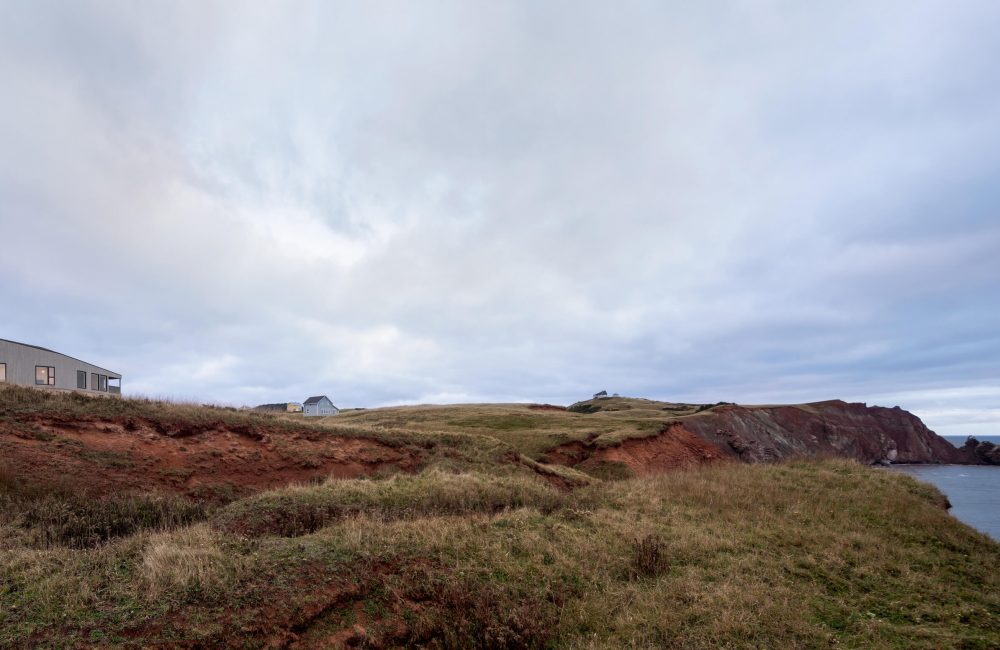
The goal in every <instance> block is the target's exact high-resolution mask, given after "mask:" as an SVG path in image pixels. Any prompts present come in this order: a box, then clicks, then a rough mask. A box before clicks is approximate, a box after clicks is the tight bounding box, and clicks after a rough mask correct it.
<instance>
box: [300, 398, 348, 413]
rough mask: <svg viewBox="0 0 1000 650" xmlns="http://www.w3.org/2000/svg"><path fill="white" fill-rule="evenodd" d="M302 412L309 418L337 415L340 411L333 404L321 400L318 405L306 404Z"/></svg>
mask: <svg viewBox="0 0 1000 650" xmlns="http://www.w3.org/2000/svg"><path fill="white" fill-rule="evenodd" d="M302 411H303V413H304V414H305V415H308V416H321V415H336V414H337V413H340V410H339V409H338V408H337V407H336V406H334V405H333V402H330V401H323V400H321V401H320V402H319V403H318V404H306V405H304V406H303V407H302Z"/></svg>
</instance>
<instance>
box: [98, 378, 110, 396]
mask: <svg viewBox="0 0 1000 650" xmlns="http://www.w3.org/2000/svg"><path fill="white" fill-rule="evenodd" d="M100 379H101V383H100V384H99V386H100V388H99V389H98V390H100V391H101V392H102V393H106V392H108V376H107V375H100Z"/></svg>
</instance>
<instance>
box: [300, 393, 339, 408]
mask: <svg viewBox="0 0 1000 650" xmlns="http://www.w3.org/2000/svg"><path fill="white" fill-rule="evenodd" d="M324 399H325V400H326V401H328V402H330V403H331V404H333V402H332V401H331V400H330V398H329V397H327V396H326V395H316V396H315V397H310V398H309V399H307V400H306V401H304V402H302V405H303V406H305V405H306V404H319V402H320V400H324Z"/></svg>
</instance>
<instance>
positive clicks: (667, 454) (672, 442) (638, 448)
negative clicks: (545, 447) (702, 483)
mask: <svg viewBox="0 0 1000 650" xmlns="http://www.w3.org/2000/svg"><path fill="white" fill-rule="evenodd" d="M727 457H728V456H727V455H726V454H725V453H724V452H723V451H722V450H720V449H719V448H718V447H716V446H715V445H713V444H710V443H708V442H705V441H704V440H702V439H701V438H699V437H698V436H696V435H694V434H693V433H691V432H690V431H688V430H687V429H685V428H684V426H683V425H681V424H668V425H667V426H666V427H664V428H663V430H662V431H660V433H659V434H657V435H655V436H652V437H650V438H631V439H629V440H625V441H624V442H622V443H621V444H620V445H617V446H615V447H596V446H592V445H587V444H584V443H582V442H579V441H577V442H571V443H567V444H565V445H560V446H558V447H556V448H555V449H553V450H551V451H549V452H548V453H547V454H546V455H545V460H546V462H549V463H557V464H560V465H568V466H571V467H572V466H578V465H582V467H581V468H580V469H585V468H586V467H587V466H591V465H596V464H598V463H601V462H610V463H621V464H623V465H626V466H628V468H629V469H631V470H632V471H633V472H635V473H636V475H638V476H648V475H650V474H658V473H662V472H666V471H669V470H673V469H680V468H684V467H691V466H693V465H701V464H704V463H714V462H718V461H721V460H724V459H726V458H727Z"/></svg>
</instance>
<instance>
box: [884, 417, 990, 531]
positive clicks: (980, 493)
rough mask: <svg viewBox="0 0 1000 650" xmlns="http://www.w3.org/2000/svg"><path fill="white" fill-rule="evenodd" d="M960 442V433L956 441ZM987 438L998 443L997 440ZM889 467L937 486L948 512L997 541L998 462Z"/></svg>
mask: <svg viewBox="0 0 1000 650" xmlns="http://www.w3.org/2000/svg"><path fill="white" fill-rule="evenodd" d="M977 438H978V439H979V440H984V439H990V438H998V436H984V437H983V438H979V437H978V436H977ZM964 442H965V437H964V436H963V437H962V439H961V440H960V441H959V442H958V444H959V445H961V444H962V443H964ZM990 442H997V444H1000V440H996V441H994V440H990ZM892 468H893V469H894V470H897V471H900V472H906V473H907V474H909V475H910V476H912V477H914V478H915V479H917V480H918V481H924V482H925V483H930V484H931V485H934V486H935V487H937V489H939V490H941V492H943V493H944V494H945V496H947V497H948V501H950V502H951V510H950V512H951V514H952V515H954V517H955V518H956V519H958V520H959V521H962V522H964V523H966V524H968V525H970V526H972V527H973V528H975V529H976V530H979V531H981V532H984V533H986V534H987V535H989V536H990V537H992V538H993V539H995V540H997V541H998V542H1000V465H893V466H892Z"/></svg>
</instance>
